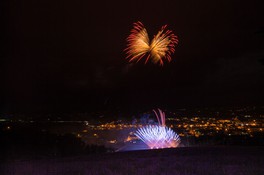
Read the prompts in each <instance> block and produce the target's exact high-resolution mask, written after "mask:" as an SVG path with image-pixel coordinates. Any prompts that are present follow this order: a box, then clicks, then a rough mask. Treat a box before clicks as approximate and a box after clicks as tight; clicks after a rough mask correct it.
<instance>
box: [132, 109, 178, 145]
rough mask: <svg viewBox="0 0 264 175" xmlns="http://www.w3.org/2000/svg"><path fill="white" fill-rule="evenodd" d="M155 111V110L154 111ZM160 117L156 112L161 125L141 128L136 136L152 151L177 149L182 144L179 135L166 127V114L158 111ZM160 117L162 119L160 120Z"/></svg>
mask: <svg viewBox="0 0 264 175" xmlns="http://www.w3.org/2000/svg"><path fill="white" fill-rule="evenodd" d="M153 111H154V110H153ZM158 111H159V114H160V116H159V115H158V114H157V112H156V111H154V113H155V115H156V117H157V119H158V122H159V125H147V126H145V127H142V128H139V129H138V130H137V131H136V133H135V135H136V136H137V137H138V138H139V139H141V140H142V141H143V142H144V143H146V144H147V145H148V147H149V148H151V149H159V148H176V147H177V146H178V145H179V143H180V138H179V135H178V134H176V133H175V132H174V131H173V130H172V129H170V128H168V127H166V125H165V113H164V112H162V111H161V110H160V109H158ZM159 117H160V118H159Z"/></svg>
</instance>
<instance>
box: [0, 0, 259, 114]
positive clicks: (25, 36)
mask: <svg viewBox="0 0 264 175" xmlns="http://www.w3.org/2000/svg"><path fill="white" fill-rule="evenodd" d="M1 8H2V9H1V12H0V13H1V16H2V17H1V18H2V19H3V20H2V22H1V28H2V29H1V30H3V31H2V32H1V41H2V42H3V44H2V48H1V53H0V55H1V75H3V76H2V78H1V108H0V109H1V111H2V112H10V113H12V112H58V111H69V112H73V111H100V110H124V111H125V110H128V111H133V110H139V109H143V110H145V109H146V110H148V109H151V108H156V107H161V108H170V109H173V108H181V107H201V106H210V107H217V106H239V105H263V104H264V101H263V99H264V90H263V89H264V10H263V9H264V3H263V1H262V0H259V1H257V0H250V1H239V0H226V1H212V0H199V1H197V0H189V1H182V0H181V1H179V0H170V1H169V0H162V1H142V0H134V1H124V0H123V1H93V2H91V1H88V0H75V1H72V0H71V1H70V0H61V1H54V0H37V1H36V0H23V1H18V0H5V1H4V2H3V1H2V2H1ZM136 21H141V22H143V23H144V25H145V27H146V28H147V30H148V33H149V36H150V38H152V36H153V35H154V34H156V33H157V32H158V30H159V29H160V28H161V26H162V25H164V24H168V28H169V29H171V30H172V31H173V32H174V33H175V34H176V35H177V36H178V37H179V45H178V46H177V47H176V51H175V53H174V54H173V55H172V59H173V61H172V62H171V63H165V66H164V67H160V66H158V65H154V64H152V63H149V64H146V65H144V63H143V62H139V63H137V64H135V63H128V62H127V60H126V59H125V57H126V55H125V53H124V52H123V50H124V49H125V47H126V37H127V36H128V35H129V34H130V30H131V29H132V24H133V22H136Z"/></svg>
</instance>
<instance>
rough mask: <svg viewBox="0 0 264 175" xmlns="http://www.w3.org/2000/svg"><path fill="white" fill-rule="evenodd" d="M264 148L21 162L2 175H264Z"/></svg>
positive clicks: (196, 149)
mask: <svg viewBox="0 0 264 175" xmlns="http://www.w3.org/2000/svg"><path fill="white" fill-rule="evenodd" d="M263 165H264V147H189V148H187V147H186V148H177V149H163V150H145V151H131V152H119V153H111V154H103V155H90V156H80V157H68V158H56V159H51V158H49V159H47V158H46V159H39V160H17V161H10V162H5V163H3V164H1V166H0V168H1V172H0V174H1V175H20V174H21V175H60V174H61V175H86V174H92V175H97V174H105V175H119V174H120V175H121V174H122V175H123V174H127V175H130V174H131V175H132V174H139V175H148V174H151V175H153V174H157V175H158V174H161V175H162V174H164V175H165V174H166V175H234V174H235V175H263V174H264V166H263Z"/></svg>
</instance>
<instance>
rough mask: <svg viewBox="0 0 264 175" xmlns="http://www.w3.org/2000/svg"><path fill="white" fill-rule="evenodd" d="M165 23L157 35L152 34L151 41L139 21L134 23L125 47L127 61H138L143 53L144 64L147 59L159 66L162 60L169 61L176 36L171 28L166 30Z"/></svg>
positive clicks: (176, 41) (175, 42)
mask: <svg viewBox="0 0 264 175" xmlns="http://www.w3.org/2000/svg"><path fill="white" fill-rule="evenodd" d="M166 27H167V25H164V26H162V28H161V30H160V31H159V32H158V34H157V35H155V36H154V38H153V39H152V41H151V43H149V37H148V33H147V30H146V29H145V27H144V25H143V24H142V23H141V22H139V21H138V22H136V23H134V27H133V29H132V30H131V34H130V35H129V36H128V38H127V42H128V44H127V48H126V49H125V51H126V53H127V57H126V58H128V59H129V62H132V61H136V62H138V61H140V60H141V59H142V58H143V57H144V56H145V55H147V56H146V60H145V64H146V63H147V62H148V60H149V59H151V61H152V62H153V63H155V64H156V63H159V64H160V65H161V66H162V65H163V64H164V60H167V61H168V62H170V61H171V55H172V54H173V53H174V51H175V45H176V44H178V37H177V36H175V35H174V34H173V33H172V31H171V30H166Z"/></svg>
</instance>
